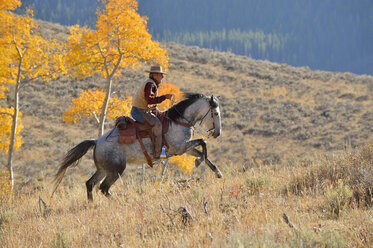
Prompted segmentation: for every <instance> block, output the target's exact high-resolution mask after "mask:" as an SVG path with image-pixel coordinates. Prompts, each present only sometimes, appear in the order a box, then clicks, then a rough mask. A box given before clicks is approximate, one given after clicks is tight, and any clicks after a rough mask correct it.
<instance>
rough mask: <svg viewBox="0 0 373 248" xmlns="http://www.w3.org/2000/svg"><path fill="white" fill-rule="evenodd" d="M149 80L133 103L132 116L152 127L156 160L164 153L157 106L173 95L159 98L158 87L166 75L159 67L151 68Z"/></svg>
mask: <svg viewBox="0 0 373 248" xmlns="http://www.w3.org/2000/svg"><path fill="white" fill-rule="evenodd" d="M145 72H148V73H149V78H148V79H147V80H146V81H145V82H144V83H143V84H142V85H141V87H140V88H139V90H138V91H137V93H136V95H135V97H134V98H133V101H132V110H131V116H132V117H133V118H134V119H135V120H136V121H138V122H141V123H144V122H147V123H148V124H149V125H150V126H151V127H152V134H153V137H154V153H153V156H154V158H155V159H159V158H160V154H161V151H162V123H161V121H160V120H159V119H158V117H157V116H156V113H157V112H158V108H157V104H159V103H161V102H163V101H164V100H166V99H171V98H172V97H173V94H166V95H162V96H158V87H159V86H160V85H161V83H162V79H163V75H164V74H166V73H165V72H164V71H163V70H162V67H161V66H159V65H156V66H151V67H150V70H149V71H145Z"/></svg>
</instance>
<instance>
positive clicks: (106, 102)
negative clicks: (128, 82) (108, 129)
mask: <svg viewBox="0 0 373 248" xmlns="http://www.w3.org/2000/svg"><path fill="white" fill-rule="evenodd" d="M112 82H113V76H109V77H108V78H107V81H106V96H105V100H104V102H103V104H102V108H101V115H100V123H99V127H98V137H100V136H102V135H103V134H104V131H105V120H106V112H107V109H108V106H109V100H110V95H111V86H112Z"/></svg>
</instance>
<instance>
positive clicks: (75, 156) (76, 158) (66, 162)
mask: <svg viewBox="0 0 373 248" xmlns="http://www.w3.org/2000/svg"><path fill="white" fill-rule="evenodd" d="M95 146H96V140H85V141H83V142H81V143H80V144H79V145H77V146H75V147H74V148H72V149H71V150H70V151H68V152H67V154H66V156H65V158H64V159H63V161H62V164H61V167H60V168H59V170H58V172H57V174H56V177H55V178H54V180H53V182H54V189H53V191H52V194H51V197H52V196H53V194H54V192H55V191H56V189H57V187H58V185H60V183H61V181H62V178H63V176H64V175H65V173H66V171H67V169H68V168H69V167H70V166H77V165H78V164H79V162H80V159H81V158H82V157H83V156H84V155H85V154H86V153H87V152H88V150H89V149H91V148H93V147H95Z"/></svg>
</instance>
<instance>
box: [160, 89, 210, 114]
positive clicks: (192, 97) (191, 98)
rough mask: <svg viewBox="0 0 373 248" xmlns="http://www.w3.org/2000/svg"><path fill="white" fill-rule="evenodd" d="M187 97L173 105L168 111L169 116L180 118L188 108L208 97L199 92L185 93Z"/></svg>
mask: <svg viewBox="0 0 373 248" xmlns="http://www.w3.org/2000/svg"><path fill="white" fill-rule="evenodd" d="M184 96H185V98H186V99H184V100H182V101H180V102H178V103H177V104H176V105H174V106H172V107H171V108H169V109H168V110H167V111H166V115H167V116H168V118H170V119H172V120H174V121H176V120H177V119H178V118H180V117H182V116H183V114H184V111H185V109H186V108H188V107H189V106H190V105H192V104H193V103H195V102H196V101H197V100H199V99H202V98H207V97H206V96H205V95H203V94H197V93H184Z"/></svg>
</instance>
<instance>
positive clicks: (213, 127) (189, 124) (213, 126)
mask: <svg viewBox="0 0 373 248" xmlns="http://www.w3.org/2000/svg"><path fill="white" fill-rule="evenodd" d="M174 110H175V111H176V112H177V113H178V114H179V116H180V117H181V118H182V119H183V120H185V121H186V122H187V123H186V124H187V125H188V126H189V128H191V129H194V125H195V124H196V123H194V124H191V123H192V122H191V121H189V120H187V119H186V118H185V117H184V116H183V115H182V114H181V113H180V112H179V110H177V108H176V107H175V108H174ZM209 112H210V113H211V118H212V119H214V116H213V112H212V111H211V105H210V107H209V110H207V112H206V114H205V115H204V116H203V117H202V118H201V120H200V122H199V124H200V125H202V122H203V121H204V119H205V118H206V116H207V115H208V113H209ZM174 122H175V121H174ZM175 123H176V124H180V123H177V122H175ZM183 126H186V125H183ZM212 130H215V122H214V121H213V122H212V128H210V129H209V130H207V132H208V133H210V132H211V131H212Z"/></svg>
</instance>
